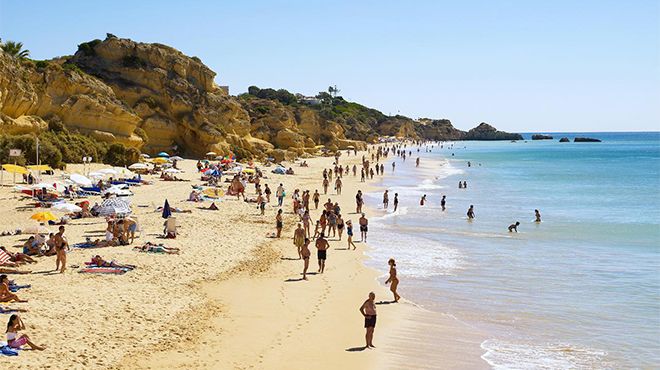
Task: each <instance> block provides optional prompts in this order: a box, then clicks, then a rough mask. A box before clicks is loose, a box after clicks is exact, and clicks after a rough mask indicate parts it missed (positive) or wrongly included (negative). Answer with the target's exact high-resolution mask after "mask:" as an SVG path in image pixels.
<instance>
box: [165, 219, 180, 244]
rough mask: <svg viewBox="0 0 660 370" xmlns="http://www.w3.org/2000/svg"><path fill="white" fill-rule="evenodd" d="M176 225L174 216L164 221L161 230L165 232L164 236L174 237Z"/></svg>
mask: <svg viewBox="0 0 660 370" xmlns="http://www.w3.org/2000/svg"><path fill="white" fill-rule="evenodd" d="M176 229H177V225H176V217H170V218H168V219H167V221H165V230H164V231H163V234H165V237H166V238H168V239H169V238H172V239H174V238H176V234H177V230H176Z"/></svg>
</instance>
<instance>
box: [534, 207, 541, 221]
mask: <svg viewBox="0 0 660 370" xmlns="http://www.w3.org/2000/svg"><path fill="white" fill-rule="evenodd" d="M534 217H536V219H535V220H534V222H541V212H539V210H538V209H535V210H534Z"/></svg>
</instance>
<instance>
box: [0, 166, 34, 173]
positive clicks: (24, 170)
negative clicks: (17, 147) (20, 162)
mask: <svg viewBox="0 0 660 370" xmlns="http://www.w3.org/2000/svg"><path fill="white" fill-rule="evenodd" d="M2 169H3V170H5V171H7V172H11V173H19V174H21V175H27V174H28V173H30V172H29V171H28V170H27V168H25V167H21V166H17V165H15V164H3V165H2Z"/></svg>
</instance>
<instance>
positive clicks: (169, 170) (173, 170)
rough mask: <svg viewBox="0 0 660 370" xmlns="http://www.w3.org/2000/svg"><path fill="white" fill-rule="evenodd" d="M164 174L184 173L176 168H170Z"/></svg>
mask: <svg viewBox="0 0 660 370" xmlns="http://www.w3.org/2000/svg"><path fill="white" fill-rule="evenodd" d="M163 172H164V173H181V172H183V171H181V170H177V169H176V168H168V169H166V170H165V171H163Z"/></svg>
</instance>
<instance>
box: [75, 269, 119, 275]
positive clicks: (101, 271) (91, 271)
mask: <svg viewBox="0 0 660 370" xmlns="http://www.w3.org/2000/svg"><path fill="white" fill-rule="evenodd" d="M127 271H130V270H129V269H126V268H121V267H87V268H84V269H82V270H80V271H78V272H80V273H85V274H114V275H122V274H125V273H126V272H127Z"/></svg>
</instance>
